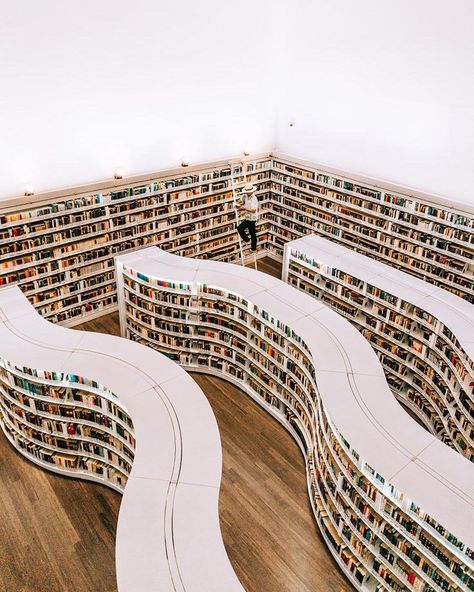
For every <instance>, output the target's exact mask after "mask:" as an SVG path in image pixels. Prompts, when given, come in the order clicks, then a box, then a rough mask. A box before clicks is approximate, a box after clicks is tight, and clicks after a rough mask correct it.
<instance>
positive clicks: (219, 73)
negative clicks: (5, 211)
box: [0, 0, 474, 204]
mask: <svg viewBox="0 0 474 592" xmlns="http://www.w3.org/2000/svg"><path fill="white" fill-rule="evenodd" d="M473 26H474V5H473V3H472V1H471V0H453V1H452V2H450V3H449V7H448V8H447V7H446V3H445V2H444V1H443V0H416V1H415V2H413V1H411V0H401V1H399V2H380V1H379V0H360V1H359V2H353V1H352V0H334V1H333V2H327V1H326V2H324V1H323V0H318V1H316V2H314V1H312V0H297V1H296V2H294V1H292V0H274V1H271V0H258V2H252V0H242V2H239V4H237V5H236V4H232V3H228V2H219V1H218V0H204V1H202V2H199V3H192V2H190V1H187V2H184V3H176V2H173V1H172V0H161V1H160V2H156V1H154V0H137V1H136V2H134V3H129V2H126V1H125V0H102V1H101V2H94V1H93V0H85V1H84V2H80V3H75V4H70V3H68V4H65V3H64V2H60V1H59V0H44V1H43V2H34V1H33V0H18V1H17V2H10V3H4V6H3V7H2V14H1V19H0V52H1V54H0V55H1V60H0V76H1V81H2V91H1V96H0V132H1V137H2V142H1V146H0V178H1V180H2V181H1V185H0V199H2V198H7V197H13V196H16V195H22V194H23V192H24V189H25V186H26V185H27V184H28V183H32V184H33V186H34V190H35V192H36V193H38V192H40V191H45V190H49V189H56V188H60V187H65V186H71V185H75V184H84V183H87V182H90V181H96V180H102V179H107V178H112V176H113V173H114V170H116V169H120V170H121V171H122V173H123V174H124V175H126V176H129V175H132V174H136V173H140V172H146V171H151V170H157V169H163V168H167V167H172V166H176V165H178V164H179V163H180V161H181V159H182V157H187V158H188V159H189V160H190V162H191V163H196V162H204V161H208V160H212V159H216V158H226V157H228V156H236V155H238V154H242V152H243V150H244V149H249V150H250V151H251V152H252V153H255V152H259V151H265V150H270V149H273V148H275V147H277V148H278V149H279V150H280V151H282V152H286V153H288V154H291V155H294V156H300V157H302V158H306V159H308V160H313V161H317V162H321V163H326V164H328V165H332V166H335V167H338V168H340V169H344V170H347V171H348V172H351V171H352V172H359V173H361V174H365V175H368V176H370V177H374V178H379V179H385V180H387V181H393V182H396V183H398V184H400V185H407V186H411V187H414V188H418V189H421V190H424V191H427V192H428V193H436V194H439V195H441V196H445V197H450V198H454V199H459V200H462V201H464V202H467V203H471V204H472V203H474V195H473V193H472V187H473V186H474V178H473V177H474V172H473V167H472V154H474V118H473V117H472V104H473V103H474V77H473V76H472V71H473V70H474V57H473V56H474V36H473V35H472V30H473ZM291 121H293V122H294V126H293V127H289V123H290V122H291Z"/></svg>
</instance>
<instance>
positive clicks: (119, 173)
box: [114, 169, 123, 179]
mask: <svg viewBox="0 0 474 592" xmlns="http://www.w3.org/2000/svg"><path fill="white" fill-rule="evenodd" d="M114 179H123V171H122V170H121V169H115V171H114Z"/></svg>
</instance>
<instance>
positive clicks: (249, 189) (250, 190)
mask: <svg viewBox="0 0 474 592" xmlns="http://www.w3.org/2000/svg"><path fill="white" fill-rule="evenodd" d="M256 190H257V188H256V187H255V185H252V183H247V184H246V185H245V187H244V188H243V189H242V195H243V196H244V197H250V196H251V195H253V194H254V193H255V191H256Z"/></svg>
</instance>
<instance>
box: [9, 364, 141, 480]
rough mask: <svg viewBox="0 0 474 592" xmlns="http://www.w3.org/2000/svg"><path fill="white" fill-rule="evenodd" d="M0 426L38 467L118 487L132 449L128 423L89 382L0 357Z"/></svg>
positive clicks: (116, 406)
mask: <svg viewBox="0 0 474 592" xmlns="http://www.w3.org/2000/svg"><path fill="white" fill-rule="evenodd" d="M0 427H1V428H2V430H3V432H4V434H5V436H6V437H7V439H8V440H9V441H10V443H11V444H13V446H14V447H15V448H16V449H17V450H19V451H20V452H21V453H22V454H23V455H24V456H26V457H27V458H28V459H29V460H31V461H33V462H34V463H36V464H38V465H40V466H41V467H43V468H47V469H49V470H51V471H55V472H57V473H60V474H63V475H66V476H71V477H81V478H83V479H91V480H94V481H98V482H101V483H104V484H105V485H108V486H109V487H112V488H113V489H116V490H117V491H119V492H122V491H123V489H124V487H125V484H126V482H127V479H128V476H129V475H130V471H131V469H132V463H133V458H134V453H135V438H134V432H133V423H132V420H131V418H130V416H129V415H128V413H127V412H126V410H125V409H124V407H123V406H122V405H121V404H120V402H119V401H118V400H117V397H116V396H115V395H114V394H113V393H112V392H111V391H108V390H107V389H106V388H104V387H102V386H101V385H99V384H97V383H96V382H95V381H94V380H90V379H86V378H83V377H81V376H77V375H73V374H69V373H63V372H55V371H43V370H38V369H33V368H28V367H26V366H18V365H16V364H12V363H11V362H9V361H7V360H5V359H2V358H1V357H0Z"/></svg>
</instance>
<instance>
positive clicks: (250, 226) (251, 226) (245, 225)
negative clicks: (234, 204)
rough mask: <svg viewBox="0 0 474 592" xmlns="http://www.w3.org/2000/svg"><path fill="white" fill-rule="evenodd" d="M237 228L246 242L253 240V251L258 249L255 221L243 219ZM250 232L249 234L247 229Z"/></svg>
mask: <svg viewBox="0 0 474 592" xmlns="http://www.w3.org/2000/svg"><path fill="white" fill-rule="evenodd" d="M237 230H238V231H239V234H240V236H241V237H242V238H243V239H244V241H245V242H246V243H248V242H249V240H251V241H252V242H251V245H250V246H251V247H252V251H255V250H256V249H257V231H256V228H255V221H254V220H243V221H242V222H241V223H240V224H239V225H238V226H237ZM247 230H248V232H249V234H247V232H246V231H247Z"/></svg>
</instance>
